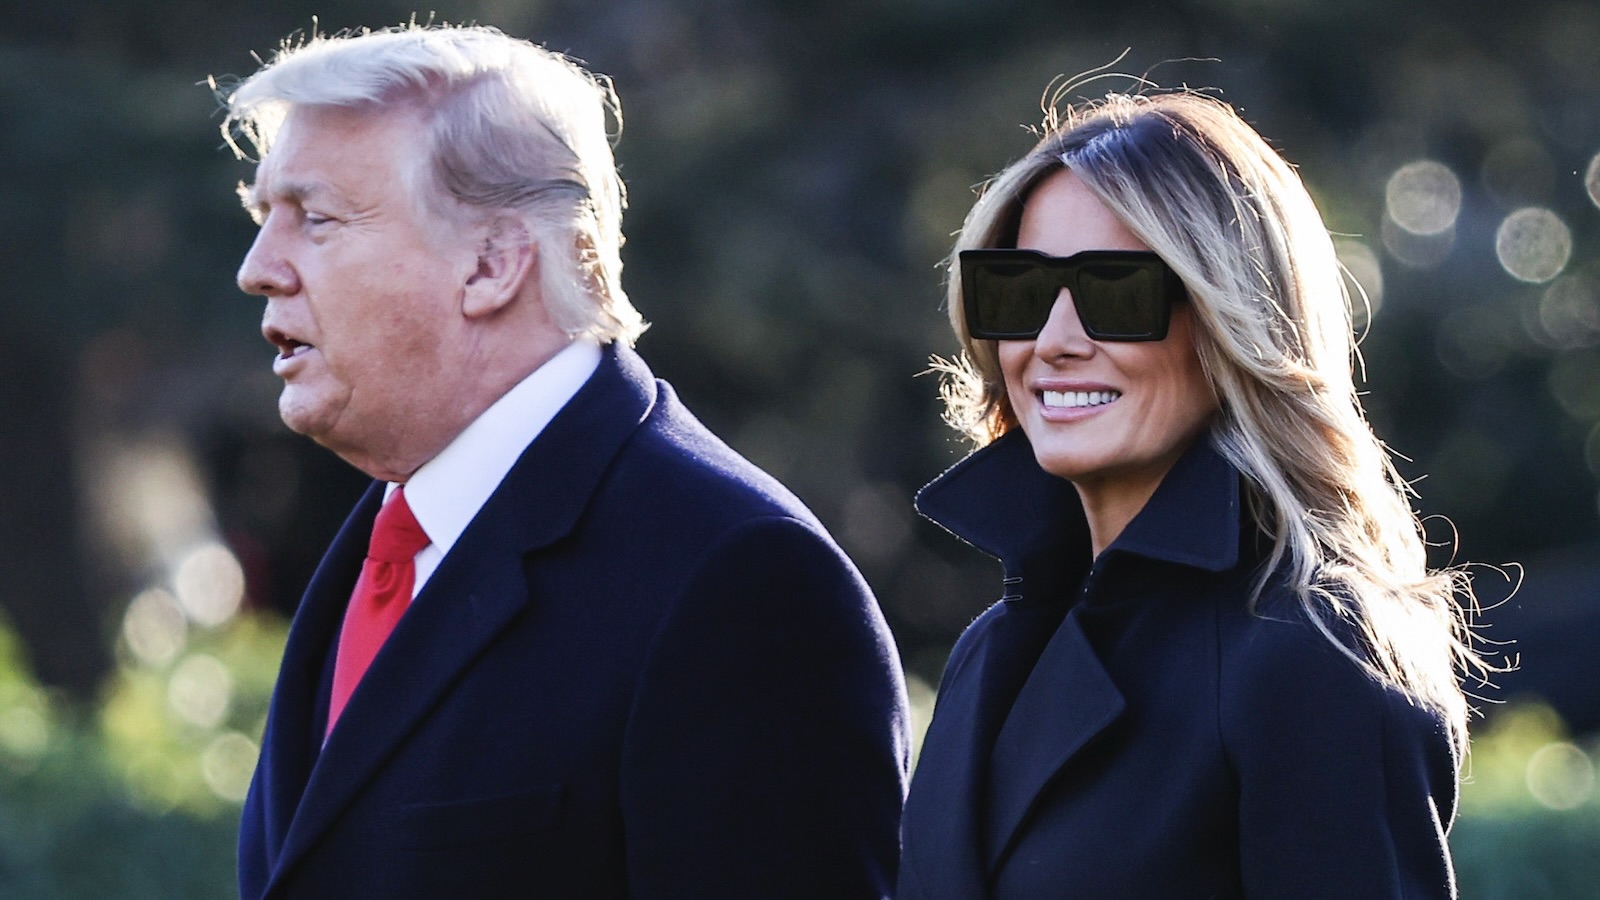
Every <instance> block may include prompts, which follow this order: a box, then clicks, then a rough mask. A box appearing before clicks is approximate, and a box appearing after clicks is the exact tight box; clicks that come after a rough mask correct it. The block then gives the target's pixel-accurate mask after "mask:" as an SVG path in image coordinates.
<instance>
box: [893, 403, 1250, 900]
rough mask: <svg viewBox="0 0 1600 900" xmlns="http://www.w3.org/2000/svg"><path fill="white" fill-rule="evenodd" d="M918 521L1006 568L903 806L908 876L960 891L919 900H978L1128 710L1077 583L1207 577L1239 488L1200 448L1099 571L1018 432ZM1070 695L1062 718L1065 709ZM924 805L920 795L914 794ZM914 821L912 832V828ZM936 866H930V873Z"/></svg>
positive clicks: (1219, 559)
mask: <svg viewBox="0 0 1600 900" xmlns="http://www.w3.org/2000/svg"><path fill="white" fill-rule="evenodd" d="M917 509H918V510H919V511H920V512H921V513H922V514H923V515H925V516H927V517H928V518H930V519H932V520H933V521H934V522H936V523H937V524H939V525H941V526H942V527H944V528H946V529H947V530H949V531H950V532H951V533H952V534H954V535H955V536H956V537H958V538H961V539H962V540H964V541H966V542H968V543H970V544H972V545H973V546H974V547H977V548H978V549H980V550H982V551H984V552H985V553H988V554H989V555H991V556H994V557H996V558H997V559H999V560H1000V562H1001V564H1002V566H1003V568H1004V572H1005V576H1006V596H1005V597H1004V598H1003V602H1001V603H999V604H997V605H996V607H995V608H993V609H991V610H990V611H989V612H988V613H986V614H985V616H984V621H983V623H982V624H981V625H980V626H977V627H975V630H977V628H978V627H981V628H982V629H983V630H982V632H981V634H982V638H981V640H979V641H977V642H976V643H975V644H974V646H972V647H971V649H970V651H969V658H967V659H966V660H964V661H963V662H962V672H961V673H952V672H947V673H946V679H945V683H944V684H943V685H941V688H940V696H939V703H938V710H937V714H936V715H935V717H934V721H933V723H932V725H931V726H930V729H929V733H928V736H927V738H926V740H925V742H924V744H923V752H922V757H921V759H920V760H919V762H918V765H917V781H918V782H921V783H923V784H925V785H928V786H929V789H928V790H927V791H919V790H917V788H916V786H915V785H914V786H913V791H912V798H911V801H910V803H909V805H908V807H907V819H908V824H909V825H912V827H915V828H917V829H918V830H919V832H920V833H919V834H918V835H916V836H915V837H914V839H909V840H908V841H907V852H908V853H909V854H921V853H926V854H929V855H930V857H929V858H927V859H920V858H916V857H915V856H912V857H908V859H907V865H908V867H909V868H911V869H912V870H913V871H914V872H917V871H920V872H930V871H937V872H940V873H943V874H945V875H950V876H954V877H949V878H941V879H940V880H939V883H936V884H928V883H923V884H921V885H920V887H921V889H922V891H923V894H924V895H925V896H926V897H927V898H928V900H958V898H960V900H973V898H981V897H984V896H987V894H988V883H987V882H988V876H992V874H993V873H994V872H995V871H996V870H997V869H998V867H999V866H1000V865H1001V864H1002V863H1003V862H1004V859H1005V857H1006V855H1007V853H1008V852H1009V850H1010V848H1011V846H1012V845H1013V843H1014V840H1015V838H1016V835H1017V833H1018V830H1019V829H1020V827H1021V826H1022V824H1023V823H1024V821H1025V820H1026V818H1027V816H1028V814H1029V812H1030V811H1031V810H1032V808H1033V805H1034V803H1035V802H1036V800H1037V798H1038V797H1039V795H1040V793H1041V792H1042V791H1043V790H1044V789H1045V787H1046V786H1047V785H1048V783H1049V782H1050V781H1051V780H1052V779H1053V778H1054V777H1055V775H1056V773H1058V772H1059V771H1060V770H1061V769H1062V768H1063V767H1064V766H1066V765H1067V764H1068V763H1069V762H1070V761H1071V759H1072V758H1073V756H1075V755H1076V754H1077V753H1078V752H1079V751H1080V750H1081V749H1082V748H1083V747H1084V746H1085V745H1086V744H1088V743H1089V741H1090V740H1092V739H1093V738H1094V737H1095V736H1096V735H1097V734H1099V733H1100V732H1101V731H1103V730H1104V729H1105V728H1106V727H1107V726H1109V725H1110V724H1111V723H1112V722H1114V721H1115V720H1116V719H1117V718H1118V717H1119V716H1120V715H1121V714H1122V711H1123V709H1124V707H1125V702H1124V700H1123V697H1122V694H1121V692H1120V691H1119V690H1118V688H1117V686H1116V684H1115V683H1114V682H1113V681H1112V680H1111V677H1110V675H1109V674H1108V673H1107V672H1106V671H1105V669H1104V667H1103V666H1102V665H1101V663H1100V661H1099V659H1098V657H1097V656H1096V654H1095V652H1094V649H1093V647H1092V645H1091V643H1090V641H1089V638H1088V636H1087V635H1086V634H1085V633H1084V631H1083V628H1082V624H1081V622H1080V620H1079V619H1078V617H1077V616H1075V615H1070V614H1069V609H1070V608H1071V607H1072V606H1073V605H1075V604H1076V603H1077V602H1078V598H1079V597H1080V588H1079V585H1084V588H1083V589H1082V590H1081V593H1083V594H1089V593H1091V592H1090V591H1089V590H1088V583H1089V582H1091V581H1094V580H1097V579H1100V578H1101V577H1102V576H1103V575H1104V574H1105V572H1107V571H1110V572H1113V573H1114V574H1113V575H1112V576H1111V577H1113V578H1117V579H1123V578H1129V577H1133V578H1136V577H1137V575H1138V573H1139V571H1140V570H1142V569H1144V568H1147V567H1135V566H1130V565H1128V564H1127V563H1129V562H1132V561H1133V560H1134V559H1135V558H1137V557H1143V558H1146V559H1149V560H1160V561H1164V562H1166V563H1176V564H1178V565H1182V566H1192V567H1195V568H1198V569H1202V570H1206V571H1223V570H1225V569H1228V568H1230V567H1232V566H1233V565H1234V564H1235V563H1236V562H1237V561H1238V558H1239V525H1240V512H1241V511H1240V490H1239V476H1238V472H1237V470H1236V469H1234V467H1233V466H1232V465H1231V464H1229V463H1228V462H1227V461H1226V460H1224V459H1223V458H1222V456H1221V455H1220V454H1219V453H1218V452H1217V451H1216V450H1215V449H1214V448H1213V447H1212V446H1211V445H1210V444H1209V442H1207V441H1204V440H1202V441H1199V442H1197V443H1196V445H1195V446H1194V447H1192V448H1190V450H1189V451H1188V452H1186V453H1185V454H1184V456H1183V457H1182V458H1180V459H1179V461H1178V462H1177V463H1176V464H1175V465H1174V466H1173V468H1172V470H1171V471H1170V472H1168V473H1167V476H1166V477H1165V478H1164V479H1163V480H1162V483H1161V485H1160V486H1159V487H1158V488H1157V490H1156V492H1155V494H1154V495H1152V497H1151V499H1150V501H1149V502H1148V503H1147V504H1146V505H1145V508H1144V509H1143V510H1141V511H1140V513H1139V515H1137V516H1136V517H1135V518H1134V519H1133V521H1131V522H1130V523H1129V524H1128V526H1127V527H1126V528H1125V529H1124V530H1123V533H1122V534H1121V535H1119V536H1118V538H1117V540H1116V541H1114V542H1113V543H1112V545H1111V546H1110V547H1109V548H1107V550H1106V552H1105V553H1103V554H1102V555H1101V558H1100V559H1099V560H1095V561H1092V562H1093V566H1092V573H1091V560H1090V558H1089V531H1088V524H1087V522H1086V520H1085V518H1084V514H1083V507H1082V504H1081V503H1080V502H1079V500H1078V496H1077V492H1076V490H1075V489H1074V488H1073V487H1072V485H1071V484H1070V483H1069V482H1067V481H1065V480H1064V479H1061V478H1058V477H1056V476H1053V475H1050V474H1049V473H1047V472H1045V471H1044V470H1042V469H1040V468H1039V465H1038V463H1037V461H1036V460H1035V458H1034V454H1033V447H1032V445H1031V444H1030V443H1029V442H1028V440H1027V437H1026V435H1024V434H1023V433H1022V431H1021V429H1014V430H1013V431H1012V432H1010V433H1008V434H1007V435H1005V436H1003V437H1001V438H1000V439H998V440H996V441H995V442H993V443H992V444H990V445H989V446H987V447H985V448H983V449H981V450H979V451H977V452H975V453H973V454H971V455H970V456H968V457H967V458H966V459H964V460H962V461H961V462H960V463H957V464H956V465H955V466H954V467H952V468H951V469H950V470H949V471H947V472H945V473H944V474H943V475H941V476H940V477H939V478H938V479H936V480H935V481H934V482H932V483H931V484H929V485H928V486H927V487H925V488H924V489H923V490H922V491H921V492H920V493H919V494H918V496H917ZM1063 686H1070V690H1071V699H1072V702H1071V703H1070V704H1064V703H1063ZM919 794H920V796H919ZM913 818H914V820H915V821H914V822H912V821H911V820H912V819H913ZM933 855H937V856H938V857H940V858H939V859H933V858H932V856H933Z"/></svg>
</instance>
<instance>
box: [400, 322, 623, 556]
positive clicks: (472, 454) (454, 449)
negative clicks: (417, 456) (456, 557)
mask: <svg viewBox="0 0 1600 900" xmlns="http://www.w3.org/2000/svg"><path fill="white" fill-rule="evenodd" d="M600 357H601V351H600V346H599V344H597V343H595V341H594V340H592V339H589V338H579V339H577V340H574V341H573V342H572V343H571V344H568V345H567V346H566V347H565V348H563V349H562V350H561V352H559V353H557V354H556V355H555V356H553V357H551V358H550V359H549V360H548V361H547V362H545V364H544V365H542V366H540V367H539V368H537V369H535V370H534V371H533V372H532V373H531V374H529V375H528V377H526V378H524V379H522V380H521V381H520V382H518V383H517V384H516V385H515V386H514V387H512V388H511V390H509V391H507V392H506V393H505V395H504V396H502V397H501V398H500V399H499V400H496V401H495V402H494V403H493V404H492V405H491V406H490V407H489V408H488V409H486V410H484V411H483V413H482V414H480V415H479V416H478V418H476V419H474V420H473V421H472V424H470V425H468V426H467V427H466V428H465V429H464V430H463V431H462V432H461V433H460V434H458V435H456V438H455V440H453V441H451V442H450V444H449V445H448V446H446V447H445V448H444V450H442V451H440V452H439V455H438V456H435V457H434V458H433V459H431V460H429V461H428V462H426V463H424V464H423V465H422V467H421V468H419V469H417V471H416V473H415V474H413V475H412V476H411V479H410V480H409V481H407V482H406V502H407V503H408V504H409V505H410V506H411V511H412V513H413V514H414V515H415V516H416V517H417V522H418V523H419V524H420V525H421V526H422V530H423V531H426V532H427V533H428V538H429V539H430V540H432V541H433V546H434V547H436V548H438V552H439V554H440V555H441V556H442V555H443V554H446V553H449V552H450V548H451V547H453V546H454V545H455V542H456V540H457V539H458V538H460V537H461V533H462V532H463V531H465V530H466V528H467V526H468V525H469V524H471V522H472V519H473V518H474V517H475V516H477V514H478V510H479V509H481V508H483V504H484V503H485V502H486V501H488V499H489V496H490V495H491V494H493V493H494V491H495V488H497V487H499V485H500V482H501V481H503V480H504V479H505V477H506V473H507V472H510V471H511V467H512V466H513V465H515V464H516V462H517V459H518V457H520V456H521V455H522V452H523V451H524V450H526V449H527V448H528V445H529V444H531V443H533V441H534V439H535V438H537V437H538V436H539V434H540V433H541V432H543V431H544V428H545V426H546V425H548V424H549V423H550V420H551V419H553V418H555V415H556V413H558V412H560V411H561V408H562V407H564V406H566V405H567V402H568V401H569V400H571V399H572V397H573V395H575V394H577V392H578V389H579V388H581V387H583V385H584V382H586V381H588V380H589V376H591V375H593V374H594V371H595V369H596V368H598V367H599V365H600ZM394 488H395V485H393V484H390V485H389V486H388V488H387V491H388V493H392V492H393V491H394ZM388 493H385V495H384V496H385V497H387V496H388Z"/></svg>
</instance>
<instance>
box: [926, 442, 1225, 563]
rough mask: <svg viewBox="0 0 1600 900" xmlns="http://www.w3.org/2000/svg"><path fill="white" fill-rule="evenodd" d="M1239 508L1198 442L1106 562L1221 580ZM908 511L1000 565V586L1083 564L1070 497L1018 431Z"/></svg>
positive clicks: (947, 476) (1084, 540)
mask: <svg viewBox="0 0 1600 900" xmlns="http://www.w3.org/2000/svg"><path fill="white" fill-rule="evenodd" d="M1240 502H1241V497H1240V490H1239V472H1238V470H1237V469H1235V468H1234V467H1233V464H1231V463H1229V462H1228V461H1227V460H1226V459H1224V458H1223V457H1222V454H1220V453H1219V452H1217V450H1216V448H1215V447H1213V446H1212V444H1211V441H1210V440H1207V439H1204V438H1202V439H1201V440H1198V441H1196V442H1195V444H1194V445H1193V446H1192V447H1190V448H1189V449H1188V450H1187V451H1186V452H1185V453H1184V454H1183V456H1181V457H1180V458H1179V459H1178V461H1177V462H1176V463H1174V464H1173V466H1172V469H1171V470H1170V471H1169V472H1167V474H1166V477H1164V478H1163V479H1162V480H1161V484H1160V485H1159V486H1158V487H1157V488H1156V491H1155V493H1154V494H1152V495H1151V497H1150V500H1149V502H1147V503H1146V504H1145V506H1144V509H1142V510H1140V511H1139V514H1138V515H1136V516H1134V518H1133V520H1132V521H1130V522H1129V523H1128V525H1127V527H1126V528H1124V529H1123V531H1122V534H1120V535H1118V536H1117V539H1116V540H1115V541H1113V542H1112V544H1111V546H1110V547H1108V548H1106V551H1105V555H1106V557H1107V558H1108V559H1109V558H1111V557H1112V556H1116V555H1121V554H1132V555H1137V556H1144V557H1148V558H1151V559H1158V560H1165V561H1168V562H1175V563H1180V564H1182V565H1188V566H1193V567H1195V568H1199V569H1204V570H1206V571H1210V572H1220V571H1224V570H1226V569H1229V568H1231V567H1232V566H1233V565H1234V564H1235V563H1237V562H1238V560H1239V525H1240V516H1241V509H1240ZM916 504H917V510H918V511H919V512H921V513H922V514H923V515H924V516H926V517H927V518H929V519H931V520H932V521H933V522H935V523H936V524H938V525H939V526H941V527H943V528H944V529H945V530H947V531H949V532H950V533H951V534H954V535H955V536H956V537H958V538H960V539H961V540H963V541H966V542H967V543H969V544H971V545H973V546H974V547H976V548H978V549H979V550H982V551H983V552H985V553H987V554H989V555H990V556H993V557H995V558H996V559H998V560H1000V562H1001V564H1002V565H1003V566H1004V567H1005V574H1006V577H1007V578H1017V577H1023V576H1024V575H1026V576H1028V577H1039V576H1040V575H1049V574H1051V573H1050V572H1049V570H1051V569H1058V568H1060V567H1061V566H1062V565H1063V564H1064V563H1065V564H1067V565H1071V566H1074V567H1080V568H1081V567H1086V566H1087V564H1088V558H1087V547H1088V543H1089V526H1088V522H1087V521H1086V520H1085V518H1084V514H1083V504H1082V503H1080V502H1079V500H1078V494H1077V491H1076V490H1075V489H1074V488H1073V487H1072V484H1071V483H1070V482H1068V481H1067V480H1066V479H1064V478H1059V477H1057V476H1054V475H1051V474H1050V473H1048V472H1046V471H1044V470H1043V469H1041V468H1040V467H1039V463H1038V461H1037V460H1036V459H1035V457H1034V454H1033V445H1032V444H1031V443H1029V442H1028V436H1027V435H1026V434H1024V433H1023V431H1022V429H1020V428H1013V429H1011V431H1009V432H1007V433H1006V434H1004V435H1002V436H1001V437H1000V438H999V439H997V440H995V441H994V442H993V443H991V444H989V445H988V446H986V447H984V448H982V449H980V450H978V451H976V452H974V453H972V454H970V455H969V456H967V457H966V458H965V459H963V460H961V462H958V463H956V464H955V465H954V466H952V467H950V468H949V469H948V470H946V471H945V473H944V474H942V475H940V476H939V477H938V478H936V479H934V480H933V481H932V482H930V483H929V484H928V485H927V486H926V487H924V488H923V489H922V490H921V491H919V492H918V493H917V500H916ZM1064 551H1065V552H1066V553H1068V554H1069V555H1067V556H1065V557H1064V555H1063V554H1064ZM1078 574H1081V571H1080V572H1079V573H1078Z"/></svg>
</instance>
